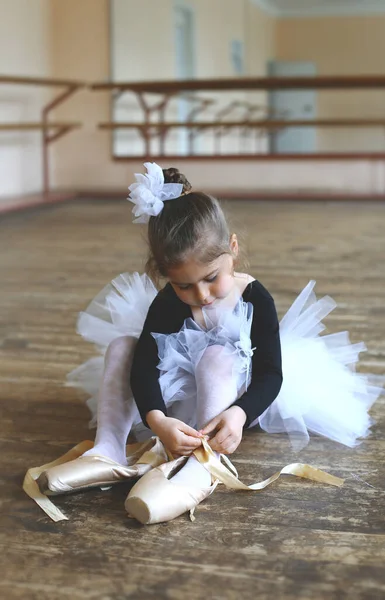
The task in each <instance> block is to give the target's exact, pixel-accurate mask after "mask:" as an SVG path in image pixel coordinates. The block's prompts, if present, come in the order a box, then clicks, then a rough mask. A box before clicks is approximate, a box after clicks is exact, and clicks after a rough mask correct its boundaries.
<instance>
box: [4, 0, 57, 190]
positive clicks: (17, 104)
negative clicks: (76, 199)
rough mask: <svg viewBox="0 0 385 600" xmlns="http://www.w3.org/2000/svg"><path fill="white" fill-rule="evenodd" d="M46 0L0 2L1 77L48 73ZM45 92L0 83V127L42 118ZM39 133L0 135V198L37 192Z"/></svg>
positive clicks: (48, 13)
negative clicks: (0, 124) (41, 112)
mask: <svg viewBox="0 0 385 600" xmlns="http://www.w3.org/2000/svg"><path fill="white" fill-rule="evenodd" d="M50 35H51V29H50V0H0V75H20V76H23V75H24V76H31V77H33V76H40V77H48V76H50V75H51V52H50ZM51 93H52V92H50V91H49V90H48V91H47V88H40V87H30V86H13V85H12V86H11V85H0V123H8V122H16V123H19V122H25V121H29V122H30V121H38V120H40V109H41V107H42V106H43V104H44V103H45V102H46V101H47V99H49V98H50V95H51ZM40 138H41V133H36V132H32V133H30V132H12V133H10V132H7V133H5V132H0V196H8V195H18V194H25V193H30V192H36V191H40V190H41V187H42V167H41V165H42V159H41V144H40Z"/></svg>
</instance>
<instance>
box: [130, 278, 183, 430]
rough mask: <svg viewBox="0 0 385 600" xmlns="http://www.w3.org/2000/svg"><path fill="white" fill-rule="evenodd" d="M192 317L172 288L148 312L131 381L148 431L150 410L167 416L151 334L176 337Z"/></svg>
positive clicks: (156, 351) (132, 369) (160, 294)
mask: <svg viewBox="0 0 385 600" xmlns="http://www.w3.org/2000/svg"><path fill="white" fill-rule="evenodd" d="M189 316H191V315H190V313H189V307H188V306H187V305H185V304H183V302H181V301H180V300H179V299H178V298H177V297H176V295H175V293H174V292H173V291H172V288H171V286H166V287H165V288H164V289H163V290H162V291H161V292H159V294H158V295H157V297H156V298H155V300H154V302H153V303H152V305H151V306H150V309H149V311H148V314H147V318H146V321H145V323H144V327H143V331H142V333H141V335H140V337H139V340H138V343H137V345H136V348H135V354H134V360H133V363H132V368H131V378H130V382H131V389H132V393H133V396H134V398H135V402H136V405H137V407H138V410H139V413H140V416H141V418H142V421H143V423H144V424H145V425H146V426H147V427H148V425H147V421H146V415H147V413H148V412H150V411H151V410H161V411H162V412H164V414H167V411H166V406H165V403H164V400H163V397H162V392H161V389H160V385H159V375H160V371H159V369H158V364H159V357H158V347H157V344H156V341H155V339H154V338H153V336H152V335H151V334H152V332H156V333H166V334H169V333H176V332H177V331H179V330H180V328H181V327H182V325H183V322H184V320H185V319H186V318H188V317H189Z"/></svg>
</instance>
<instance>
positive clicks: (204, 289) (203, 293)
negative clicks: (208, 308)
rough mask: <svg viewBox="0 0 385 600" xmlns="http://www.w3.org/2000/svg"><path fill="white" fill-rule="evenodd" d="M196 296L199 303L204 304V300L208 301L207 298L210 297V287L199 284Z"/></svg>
mask: <svg viewBox="0 0 385 600" xmlns="http://www.w3.org/2000/svg"><path fill="white" fill-rule="evenodd" d="M196 295H197V300H198V302H199V303H200V304H202V303H203V302H204V300H206V298H207V297H208V296H209V289H208V286H207V285H205V284H204V283H200V284H198V285H197V288H196Z"/></svg>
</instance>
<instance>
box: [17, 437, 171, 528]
mask: <svg viewBox="0 0 385 600" xmlns="http://www.w3.org/2000/svg"><path fill="white" fill-rule="evenodd" d="M158 441H159V439H158ZM159 442H160V441H159ZM93 446H94V443H93V442H91V441H89V440H86V441H84V442H80V444H77V445H76V446H74V447H73V448H71V450H69V451H68V452H66V454H63V456H60V457H59V458H57V459H56V460H54V461H52V462H50V463H47V464H45V465H42V466H41V467H32V468H31V469H28V471H27V473H26V475H25V477H24V482H23V490H24V491H25V493H26V494H27V495H28V496H29V497H30V498H32V500H34V501H35V502H36V504H38V505H39V506H40V508H41V509H42V510H43V511H44V512H45V513H46V515H48V516H49V517H50V518H51V519H52V520H53V521H55V522H56V523H57V522H58V521H68V517H66V516H65V515H64V514H63V513H62V512H61V510H59V509H58V508H57V506H55V505H54V503H53V502H52V501H51V500H50V499H49V498H48V496H46V495H45V494H42V492H41V491H40V489H39V486H38V485H37V483H36V480H37V479H38V478H39V476H40V475H41V474H42V473H43V472H44V471H47V470H48V469H50V468H52V467H56V466H58V465H62V464H63V463H67V462H70V461H71V460H75V459H76V458H79V457H80V456H82V454H84V452H87V450H90V449H91V448H93ZM147 447H148V441H146V442H140V443H135V444H129V445H127V446H126V456H127V466H128V467H129V466H130V465H133V464H134V463H136V464H148V465H152V466H153V467H156V466H158V465H159V464H160V463H161V462H164V459H161V457H160V454H159V453H157V452H156V451H154V450H151V449H150V450H146V448H147ZM162 448H163V449H164V451H165V452H166V454H167V456H168V458H169V460H171V459H172V456H171V455H170V453H169V452H168V451H167V450H166V449H165V448H164V447H163V446H162ZM143 450H144V452H143ZM100 487H101V489H109V488H110V487H111V486H110V485H108V484H107V485H104V486H100Z"/></svg>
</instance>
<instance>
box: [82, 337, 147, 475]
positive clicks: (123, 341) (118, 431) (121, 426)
mask: <svg viewBox="0 0 385 600" xmlns="http://www.w3.org/2000/svg"><path fill="white" fill-rule="evenodd" d="M136 341H137V340H136V338H134V337H128V336H126V337H120V338H117V339H116V340H114V341H113V342H111V344H110V345H109V347H108V349H107V352H106V356H105V364H104V374H103V380H102V383H101V386H100V391H99V398H98V428H97V431H96V438H95V446H94V448H92V450H89V451H88V452H86V453H85V454H86V455H94V454H98V455H101V456H107V457H108V458H111V459H112V460H114V461H116V462H118V463H120V464H122V465H125V464H126V442H127V436H128V434H129V432H130V430H131V428H132V424H133V421H134V418H135V416H136V414H137V408H136V405H135V402H134V400H133V398H132V392H131V389H130V370H131V365H132V360H133V356H134V350H135V345H136Z"/></svg>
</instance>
